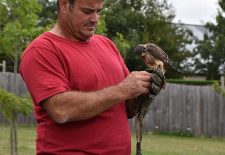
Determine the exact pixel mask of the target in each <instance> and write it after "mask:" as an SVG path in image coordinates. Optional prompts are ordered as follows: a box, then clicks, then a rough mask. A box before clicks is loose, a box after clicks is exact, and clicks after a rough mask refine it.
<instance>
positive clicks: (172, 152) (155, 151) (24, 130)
mask: <svg viewBox="0 0 225 155" xmlns="http://www.w3.org/2000/svg"><path fill="white" fill-rule="evenodd" d="M18 138H19V144H18V146H19V148H18V149H19V155H34V154H35V128H34V127H33V126H20V127H19V131H18ZM142 145H143V155H225V149H224V148H225V138H206V137H181V136H171V135H163V134H144V137H143V144H142ZM134 152H135V136H134V135H133V136H132V155H135V153H134ZM9 154H10V153H9V127H6V126H2V125H0V155H9Z"/></svg>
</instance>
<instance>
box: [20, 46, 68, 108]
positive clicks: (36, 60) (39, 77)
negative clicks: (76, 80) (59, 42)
mask: <svg viewBox="0 0 225 155" xmlns="http://www.w3.org/2000/svg"><path fill="white" fill-rule="evenodd" d="M20 74H21V76H22V78H23V80H24V81H25V83H26V85H27V88H28V90H29V92H30V94H31V96H32V98H33V100H34V102H35V103H36V104H39V103H40V102H41V101H42V100H44V99H47V98H49V97H50V96H53V95H55V94H58V93H61V92H65V91H68V90H70V86H69V82H68V78H67V76H66V74H65V71H64V69H63V63H62V61H60V57H59V56H58V55H57V53H56V52H54V51H51V50H49V49H45V48H38V47H33V48H31V49H29V50H28V51H26V52H25V53H24V55H23V56H22V58H21V61H20Z"/></svg>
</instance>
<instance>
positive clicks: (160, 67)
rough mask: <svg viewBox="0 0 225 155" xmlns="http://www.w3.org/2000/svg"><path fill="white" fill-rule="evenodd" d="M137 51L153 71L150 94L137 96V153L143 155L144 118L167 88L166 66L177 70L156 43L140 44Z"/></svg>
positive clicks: (149, 70)
mask: <svg viewBox="0 0 225 155" xmlns="http://www.w3.org/2000/svg"><path fill="white" fill-rule="evenodd" d="M135 53H136V54H138V55H139V56H140V58H141V59H142V60H143V61H144V63H145V65H146V66H147V70H146V71H148V72H150V73H151V76H152V77H151V79H152V81H151V86H150V88H149V93H148V94H142V95H140V96H139V97H137V98H136V100H137V101H136V102H137V103H138V105H137V108H136V111H135V113H136V116H135V129H136V139H137V144H136V155H142V153H141V140H142V126H143V123H142V121H143V119H144V116H145V114H146V113H147V111H148V109H149V106H150V104H151V103H152V102H153V100H154V98H155V97H156V96H157V95H158V94H159V92H160V90H161V89H162V88H163V87H164V88H165V72H166V68H168V67H170V68H172V69H174V70H176V69H175V68H174V67H173V65H172V63H171V61H170V60H169V58H168V56H167V54H166V53H165V52H164V51H163V50H162V49H161V48H160V47H158V46H157V45H156V44H153V43H147V44H140V45H138V46H137V47H136V48H135Z"/></svg>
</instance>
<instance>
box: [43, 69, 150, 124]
mask: <svg viewBox="0 0 225 155" xmlns="http://www.w3.org/2000/svg"><path fill="white" fill-rule="evenodd" d="M149 81H150V74H149V73H148V72H145V71H141V72H132V73H131V74H129V75H128V76H127V77H126V79H124V80H123V81H122V82H121V83H119V84H117V85H115V86H111V87H108V88H105V89H102V90H99V91H95V92H78V91H69V92H64V93H59V94H57V95H54V96H52V97H50V98H48V99H46V100H44V101H43V102H42V106H43V107H44V108H45V110H46V111H47V112H48V113H49V115H50V116H51V118H52V119H53V120H55V121H56V122H57V123H66V122H71V121H79V120H85V119H89V118H91V117H94V116H96V115H98V114H100V113H101V112H103V111H105V110H107V109H109V108H110V107H112V106H113V105H115V104H118V103H119V102H121V101H123V100H130V99H133V98H135V97H137V96H138V95H140V94H143V93H148V91H149V90H148V88H149V85H150V82H149Z"/></svg>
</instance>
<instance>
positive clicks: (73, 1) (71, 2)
mask: <svg viewBox="0 0 225 155" xmlns="http://www.w3.org/2000/svg"><path fill="white" fill-rule="evenodd" d="M68 1H69V3H70V6H73V5H74V3H75V1H76V0H68ZM57 7H58V11H59V0H57Z"/></svg>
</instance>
